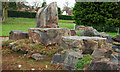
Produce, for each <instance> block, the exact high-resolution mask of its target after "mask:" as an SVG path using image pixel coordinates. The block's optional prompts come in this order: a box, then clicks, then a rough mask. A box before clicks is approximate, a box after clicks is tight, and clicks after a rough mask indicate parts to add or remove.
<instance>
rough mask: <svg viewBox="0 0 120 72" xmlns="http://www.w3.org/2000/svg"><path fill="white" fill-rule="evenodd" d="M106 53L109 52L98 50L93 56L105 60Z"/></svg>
mask: <svg viewBox="0 0 120 72" xmlns="http://www.w3.org/2000/svg"><path fill="white" fill-rule="evenodd" d="M106 52H107V50H106V49H96V50H94V51H93V53H92V55H91V56H92V57H94V58H104V57H105V56H104V54H105V53H106Z"/></svg>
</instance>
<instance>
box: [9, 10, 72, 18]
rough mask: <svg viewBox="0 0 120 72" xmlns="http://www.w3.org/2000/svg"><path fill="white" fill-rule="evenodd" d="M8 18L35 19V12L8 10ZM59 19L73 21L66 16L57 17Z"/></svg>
mask: <svg viewBox="0 0 120 72" xmlns="http://www.w3.org/2000/svg"><path fill="white" fill-rule="evenodd" d="M8 17H23V18H35V17H36V12H27V11H12V10H8ZM58 17H59V19H63V20H73V18H72V17H73V16H67V15H60V14H59V15H58Z"/></svg>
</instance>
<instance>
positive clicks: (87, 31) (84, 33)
mask: <svg viewBox="0 0 120 72" xmlns="http://www.w3.org/2000/svg"><path fill="white" fill-rule="evenodd" d="M80 35H82V36H90V37H92V36H99V32H98V31H97V30H96V29H93V28H88V29H85V30H84V31H82V32H80Z"/></svg>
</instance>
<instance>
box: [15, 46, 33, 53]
mask: <svg viewBox="0 0 120 72" xmlns="http://www.w3.org/2000/svg"><path fill="white" fill-rule="evenodd" d="M30 48H31V46H30V45H27V44H19V45H17V46H15V47H14V48H13V50H14V51H17V52H18V51H20V52H23V53H27V52H28V50H29V49H30Z"/></svg>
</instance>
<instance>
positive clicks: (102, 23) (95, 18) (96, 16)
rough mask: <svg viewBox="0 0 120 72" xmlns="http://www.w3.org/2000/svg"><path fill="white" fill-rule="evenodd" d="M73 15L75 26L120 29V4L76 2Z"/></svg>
mask: <svg viewBox="0 0 120 72" xmlns="http://www.w3.org/2000/svg"><path fill="white" fill-rule="evenodd" d="M73 14H74V19H75V23H76V24H77V25H88V26H99V27H105V28H109V27H120V2H119V3H118V2H76V4H75V6H74V8H73Z"/></svg>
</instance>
